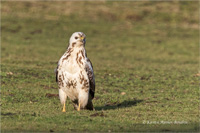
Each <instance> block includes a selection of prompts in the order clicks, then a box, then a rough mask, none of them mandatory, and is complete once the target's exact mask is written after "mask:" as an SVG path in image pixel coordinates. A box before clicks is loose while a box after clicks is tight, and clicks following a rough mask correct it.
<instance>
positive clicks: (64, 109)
mask: <svg viewBox="0 0 200 133" xmlns="http://www.w3.org/2000/svg"><path fill="white" fill-rule="evenodd" d="M62 112H66V110H65V103H64V105H63V110H62Z"/></svg>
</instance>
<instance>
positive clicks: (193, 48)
mask: <svg viewBox="0 0 200 133" xmlns="http://www.w3.org/2000/svg"><path fill="white" fill-rule="evenodd" d="M198 5H199V2H106V1H105V2H70V1H69V2H55V1H54V2H1V131H2V132H8V131H24V132H28V131H45V132H48V131H71V132H82V131H89V132H92V131H99V132H100V131H101V132H110V131H111V132H112V131H114V132H117V131H121V132H127V131H199V125H198V123H199V106H198V104H199V83H198V81H199V78H198V76H195V75H196V74H198V73H199V72H198V70H199V69H198V67H199V66H198V56H199V54H198V52H199V50H198V49H199V29H198V24H199V18H198V16H199V10H198V8H199V7H198ZM75 31H82V32H84V33H85V34H86V36H87V43H86V50H87V55H88V57H89V58H90V60H91V61H92V63H93V67H94V72H95V78H96V93H95V99H94V100H93V101H94V106H95V109H96V110H95V111H86V110H83V111H80V112H77V111H75V110H74V109H73V106H72V104H71V101H69V100H68V101H67V108H66V110H67V112H66V113H62V112H61V110H62V106H61V104H60V101H59V98H58V97H57V95H56V94H58V89H57V88H58V87H57V84H56V82H55V74H54V68H55V67H56V66H57V64H56V63H57V61H58V60H59V59H60V57H61V56H62V54H63V53H64V52H65V50H66V47H67V45H68V40H69V37H70V36H71V34H72V33H73V32H75ZM123 92H124V93H125V94H124V95H122V94H123ZM48 94H55V95H52V96H51V95H48ZM175 121H178V122H183V124H174V122H175ZM148 122H149V124H146V123H148ZM167 122H168V124H166V123H167ZM184 122H186V123H187V124H184ZM164 123H165V124H164Z"/></svg>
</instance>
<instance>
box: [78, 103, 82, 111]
mask: <svg viewBox="0 0 200 133" xmlns="http://www.w3.org/2000/svg"><path fill="white" fill-rule="evenodd" d="M80 110H81V104H80V103H79V104H78V109H77V111H80Z"/></svg>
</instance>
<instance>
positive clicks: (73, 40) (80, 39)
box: [69, 32, 86, 47]
mask: <svg viewBox="0 0 200 133" xmlns="http://www.w3.org/2000/svg"><path fill="white" fill-rule="evenodd" d="M85 42H86V35H85V34H84V33H83V32H74V33H73V34H72V36H71V37H70V40H69V44H70V45H71V46H72V47H80V46H85Z"/></svg>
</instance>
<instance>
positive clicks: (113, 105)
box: [95, 100, 143, 110]
mask: <svg viewBox="0 0 200 133" xmlns="http://www.w3.org/2000/svg"><path fill="white" fill-rule="evenodd" d="M141 102H143V100H129V101H127V100H125V101H123V102H121V103H117V102H114V103H107V104H105V105H104V106H97V107H95V110H111V109H118V108H127V107H131V106H136V105H137V104H138V103H141Z"/></svg>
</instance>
